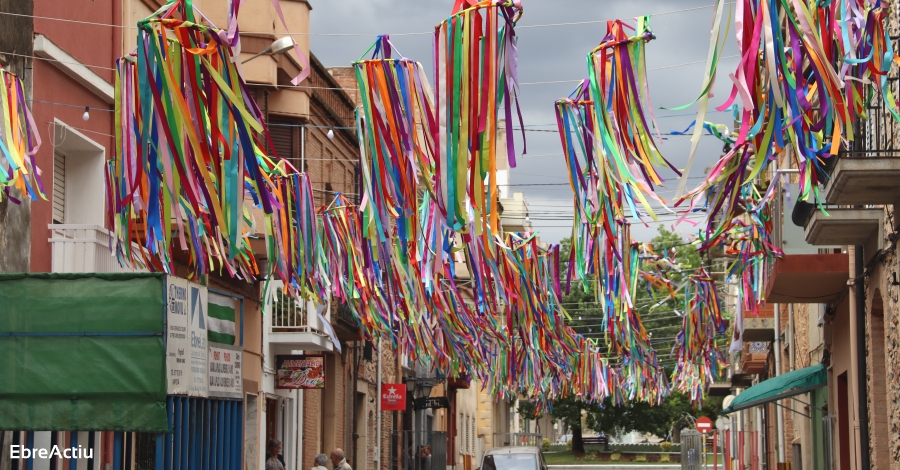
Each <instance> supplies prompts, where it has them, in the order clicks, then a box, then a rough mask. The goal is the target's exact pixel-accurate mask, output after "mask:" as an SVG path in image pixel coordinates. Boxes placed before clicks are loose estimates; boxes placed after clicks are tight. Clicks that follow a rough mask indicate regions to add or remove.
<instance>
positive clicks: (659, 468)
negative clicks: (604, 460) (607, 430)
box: [547, 463, 711, 470]
mask: <svg viewBox="0 0 900 470" xmlns="http://www.w3.org/2000/svg"><path fill="white" fill-rule="evenodd" d="M710 467H711V466H710ZM547 468H549V469H550V470H675V469H680V468H681V465H679V464H675V465H661V464H652V463H648V464H639V463H630V464H629V463H608V464H594V465H547Z"/></svg>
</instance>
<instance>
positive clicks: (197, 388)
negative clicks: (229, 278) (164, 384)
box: [166, 276, 209, 397]
mask: <svg viewBox="0 0 900 470" xmlns="http://www.w3.org/2000/svg"><path fill="white" fill-rule="evenodd" d="M207 305H208V304H207V291H206V287H205V286H201V285H199V284H194V283H192V282H188V281H187V280H186V279H181V278H178V277H175V276H167V277H166V371H167V376H168V388H167V391H168V394H169V395H189V396H192V397H207V396H209V384H208V383H207V382H208V371H207V360H206V358H207V354H208V353H209V351H207V348H208V346H207V340H206V330H207V324H208V323H209V322H208V318H207V315H206V313H207Z"/></svg>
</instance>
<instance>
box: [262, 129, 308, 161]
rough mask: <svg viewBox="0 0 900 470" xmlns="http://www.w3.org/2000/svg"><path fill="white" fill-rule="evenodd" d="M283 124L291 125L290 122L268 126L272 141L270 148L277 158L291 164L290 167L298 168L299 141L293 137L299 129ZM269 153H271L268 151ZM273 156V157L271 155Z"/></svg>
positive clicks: (295, 136)
mask: <svg viewBox="0 0 900 470" xmlns="http://www.w3.org/2000/svg"><path fill="white" fill-rule="evenodd" d="M283 124H293V123H290V122H273V123H272V125H270V126H269V137H270V138H271V139H272V146H273V147H275V152H276V153H278V156H279V157H281V158H283V159H285V160H287V161H289V162H291V164H292V165H294V166H296V167H297V168H298V169H299V168H300V166H299V165H300V153H299V149H300V146H299V142H298V141H299V139H298V138H297V137H298V136H297V135H295V134H297V133H298V131H299V129H300V128H299V127H293V126H286V125H283ZM270 153H271V151H270ZM273 156H274V155H273Z"/></svg>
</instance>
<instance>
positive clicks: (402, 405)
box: [381, 384, 406, 411]
mask: <svg viewBox="0 0 900 470" xmlns="http://www.w3.org/2000/svg"><path fill="white" fill-rule="evenodd" d="M381 409H382V410H383V411H405V410H406V384H381Z"/></svg>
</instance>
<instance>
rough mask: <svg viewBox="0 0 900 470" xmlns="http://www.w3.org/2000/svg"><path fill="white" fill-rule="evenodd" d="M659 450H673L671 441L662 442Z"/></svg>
mask: <svg viewBox="0 0 900 470" xmlns="http://www.w3.org/2000/svg"><path fill="white" fill-rule="evenodd" d="M659 450H661V451H663V452H672V443H671V442H669V441H664V442H660V443H659Z"/></svg>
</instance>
